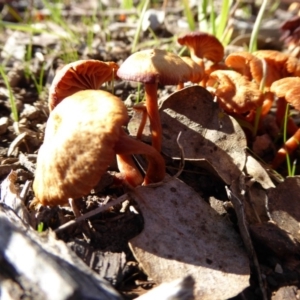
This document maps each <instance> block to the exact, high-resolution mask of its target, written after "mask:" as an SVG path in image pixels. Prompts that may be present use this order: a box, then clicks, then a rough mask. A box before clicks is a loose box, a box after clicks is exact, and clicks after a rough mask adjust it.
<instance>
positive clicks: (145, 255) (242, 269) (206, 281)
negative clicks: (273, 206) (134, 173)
mask: <svg viewBox="0 0 300 300" xmlns="http://www.w3.org/2000/svg"><path fill="white" fill-rule="evenodd" d="M130 195H131V196H132V198H133V199H134V200H136V201H137V202H138V204H139V208H140V210H141V212H142V215H143V217H144V222H145V224H144V230H143V231H142V233H141V234H139V235H138V236H136V237H135V238H133V239H132V240H131V241H130V247H131V249H132V251H133V253H134V255H135V257H136V258H137V260H138V261H139V262H140V264H141V265H142V267H143V269H144V271H145V272H146V273H147V274H148V275H149V276H150V277H151V278H153V279H154V281H155V282H156V283H158V284H160V283H163V282H169V281H172V280H175V279H178V278H181V277H182V276H183V275H187V274H189V275H191V276H193V278H194V280H195V295H196V297H195V299H201V300H205V299H228V298H230V297H233V296H235V295H237V294H238V293H240V292H241V291H242V290H244V289H245V288H246V287H248V286H249V276H250V275H249V265H248V258H247V255H246V254H245V251H244V248H243V247H242V242H241V240H240V239H239V237H238V235H237V233H236V232H235V230H234V228H233V226H232V225H231V224H230V223H229V221H228V220H227V219H224V218H222V217H221V216H219V215H218V213H217V212H215V211H214V210H213V209H212V208H211V207H210V206H209V204H208V203H206V202H205V201H204V200H203V199H202V198H201V197H200V196H199V195H198V194H197V193H196V192H195V191H194V190H193V189H192V188H190V187H188V186H187V185H186V184H184V183H183V182H182V181H180V180H178V179H170V180H169V181H167V182H166V183H164V184H163V185H161V186H158V187H151V186H150V187H147V186H145V187H139V188H136V189H135V190H134V191H133V192H131V193H130Z"/></svg>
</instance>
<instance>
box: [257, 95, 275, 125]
mask: <svg viewBox="0 0 300 300" xmlns="http://www.w3.org/2000/svg"><path fill="white" fill-rule="evenodd" d="M273 102H274V94H273V93H272V92H269V91H268V92H265V94H264V102H263V104H262V109H261V113H260V119H261V120H262V119H263V118H265V116H266V115H267V114H268V113H269V111H270V109H271V107H272V105H273Z"/></svg>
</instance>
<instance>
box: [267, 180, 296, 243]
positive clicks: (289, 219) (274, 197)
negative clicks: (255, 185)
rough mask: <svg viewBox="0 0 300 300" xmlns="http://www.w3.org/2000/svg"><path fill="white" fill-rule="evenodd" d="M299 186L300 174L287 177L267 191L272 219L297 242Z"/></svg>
mask: <svg viewBox="0 0 300 300" xmlns="http://www.w3.org/2000/svg"><path fill="white" fill-rule="evenodd" d="M299 187H300V176H295V177H288V178H286V179H285V181H284V182H282V183H280V184H279V185H278V186H277V187H276V188H274V189H271V190H270V191H269V193H268V196H269V210H270V214H271V217H272V220H273V221H274V222H275V223H276V224H277V225H278V227H279V228H280V229H282V230H284V231H286V232H288V233H290V234H291V235H292V236H293V238H294V239H295V240H296V241H297V242H298V243H300V231H299V226H300V206H299V193H300V188H299Z"/></svg>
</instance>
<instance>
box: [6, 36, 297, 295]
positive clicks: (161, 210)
mask: <svg viewBox="0 0 300 300" xmlns="http://www.w3.org/2000/svg"><path fill="white" fill-rule="evenodd" d="M53 38H54V37H53ZM23 39H25V38H24V37H23ZM46 40H47V39H42V41H40V42H39V43H42V42H45V41H46ZM16 41H17V39H16V38H15V40H14V41H13V42H16ZM56 42H57V40H56V37H55V40H54V42H53V43H56ZM27 43H28V41H27V42H26V41H25V42H23V43H22V42H21V43H20V45H19V46H21V51H23V52H22V53H21V57H23V56H24V53H25V48H26V47H25V46H26V45H27ZM16 52H17V51H13V53H16ZM120 56H122V55H121V54H120ZM123 56H124V53H123ZM15 58H17V59H18V57H15ZM51 62H53V60H51ZM49 65H50V63H49ZM16 79H18V82H14V83H13V82H12V83H13V85H15V86H17V84H18V83H19V82H21V80H20V79H19V78H16V76H12V77H11V80H16ZM19 80H20V81H19ZM17 90H18V89H16V90H15V91H17ZM31 90H33V89H28V90H26V91H23V92H22V93H23V94H22V93H20V94H19V95H18V97H21V99H27V101H28V102H29V103H33V102H34V100H33V99H37V95H36V94H33V95H34V97H30V95H31V94H30V92H31ZM1 97H3V96H1ZM17 101H19V99H17ZM18 103H19V104H20V103H21V102H20V101H19V102H18ZM160 104H161V106H160V107H161V109H160V115H161V118H162V120H163V124H164V127H163V150H162V152H163V154H164V155H165V157H166V160H167V161H168V162H170V161H172V160H173V161H179V160H180V150H179V147H178V144H177V143H176V138H177V136H178V133H179V132H181V137H180V143H181V144H182V145H183V150H184V151H183V152H184V158H185V161H186V168H185V169H184V170H183V174H182V176H181V180H180V179H176V178H169V177H166V179H165V180H164V181H163V182H162V183H161V185H159V186H156V187H155V186H154V187H151V186H149V187H138V188H136V189H134V190H132V191H129V192H128V191H127V190H126V189H121V191H120V190H117V191H116V190H114V189H113V192H112V190H109V192H112V194H113V197H118V196H120V195H122V196H121V197H123V198H121V200H124V199H125V198H126V199H127V198H132V200H134V201H136V202H137V204H138V206H137V207H138V209H139V210H140V213H141V215H142V216H143V218H144V226H143V231H142V232H141V233H140V234H139V235H137V236H136V237H134V238H133V239H131V240H130V247H131V249H132V251H133V253H134V255H135V257H136V259H137V260H138V262H139V263H140V265H141V266H142V267H143V269H144V271H145V272H146V273H147V275H149V281H150V278H152V279H153V280H154V281H155V283H157V284H159V283H163V282H167V281H173V280H174V279H178V278H180V277H181V278H182V277H183V276H186V275H187V274H192V276H193V277H194V279H195V285H194V286H190V288H194V289H195V294H196V295H197V296H195V298H196V299H197V297H201V299H216V298H217V299H227V298H229V297H234V296H235V295H237V294H239V293H240V295H243V294H244V293H246V291H247V289H249V287H250V284H252V282H251V281H253V273H255V272H253V263H254V265H256V267H255V268H254V270H255V271H256V272H258V273H260V274H259V275H258V276H257V277H258V278H259V281H260V288H261V290H263V289H264V288H265V286H267V287H268V289H269V290H268V292H269V295H268V297H270V298H272V299H279V298H278V297H280V294H282V295H283V294H284V292H282V288H281V289H280V293H278V295H277V296H276V294H275V296H274V295H271V291H272V290H276V289H277V288H278V286H279V285H286V286H289V285H297V284H298V283H297V281H295V279H294V277H293V276H292V275H293V274H292V273H293V272H294V273H296V274H299V259H298V255H299V218H300V217H299V211H298V205H297V199H298V195H299V178H298V177H295V178H287V179H286V180H285V181H284V182H282V183H280V184H278V182H277V181H274V180H273V177H272V178H271V177H270V176H269V173H268V172H267V171H268V170H266V168H265V167H263V166H262V165H261V164H260V163H259V162H258V161H257V160H255V159H254V158H253V157H252V156H249V155H248V154H247V153H246V147H247V141H246V137H245V135H244V133H243V130H242V129H241V127H240V126H239V125H238V124H237V122H236V121H235V120H234V119H233V118H232V117H230V116H228V115H227V114H226V113H224V112H223V111H222V110H220V109H219V108H218V105H217V104H216V103H215V102H214V101H213V99H212V97H211V95H210V94H209V93H208V92H207V91H206V90H204V89H202V88H201V87H199V86H193V87H188V88H185V89H183V90H182V91H178V92H175V93H173V94H172V95H171V96H169V97H167V98H166V99H165V100H162V101H161V103H160ZM1 107H3V109H5V110H7V104H6V103H4V101H2V100H1ZM32 107H36V108H38V109H39V110H41V111H42V114H41V115H42V117H41V122H40V123H42V121H44V120H45V119H46V116H47V108H46V106H43V105H41V104H39V106H38V105H37V103H34V106H32ZM3 111H4V110H3ZM45 112H46V113H45ZM1 116H2V114H1ZM3 121H5V120H3ZM22 122H23V123H22ZM132 122H134V118H133V119H132ZM37 123H38V121H37V120H36V117H34V119H31V118H30V117H29V116H27V117H26V116H23V120H21V122H20V125H21V127H20V128H21V132H22V126H23V127H24V131H23V135H21V137H22V138H21V141H20V143H19V140H18V139H16V138H17V136H16V135H15V133H14V134H13V135H12V136H13V139H15V141H16V143H15V144H13V143H9V141H11V140H13V139H8V137H7V136H6V134H4V135H2V137H3V141H2V145H3V146H4V145H8V144H10V145H13V147H12V146H11V148H10V152H9V154H10V155H9V156H10V157H9V158H10V159H15V161H14V165H13V164H9V163H7V162H8V161H7V157H5V159H3V158H1V160H2V162H3V163H2V164H1V166H0V172H1V174H2V176H4V175H8V172H9V171H10V170H11V169H17V173H16V174H17V176H15V175H13V177H12V174H10V175H8V177H7V180H8V186H7V185H6V183H7V182H6V183H5V181H3V183H2V185H1V202H4V203H6V204H7V205H9V206H13V205H14V201H18V203H19V204H18V205H19V206H20V207H21V208H22V209H25V208H24V206H23V205H22V204H20V203H22V202H19V201H20V200H21V201H23V200H24V199H23V198H22V197H21V198H20V197H19V194H18V192H17V190H16V189H15V188H14V187H12V184H15V185H16V186H17V185H19V184H20V182H21V183H22V182H26V184H27V185H28V180H31V179H32V176H33V175H32V171H33V170H32V169H31V170H29V172H27V170H28V168H26V166H25V171H24V170H22V167H24V164H23V163H20V160H19V158H18V154H19V153H21V154H22V152H24V153H26V150H27V151H28V153H34V152H35V151H36V150H37V148H38V147H39V146H40V142H41V141H40V134H41V132H40V131H38V134H36V136H35V137H33V138H32V140H34V143H32V140H30V139H29V136H28V135H27V134H25V133H24V132H27V131H28V129H27V128H26V127H29V128H30V129H32V128H34V131H35V133H36V131H37V130H36V128H35V127H34V126H35V125H36V124H37ZM9 126H11V124H9ZM42 126H43V125H41V127H40V128H41V129H42ZM131 126H134V125H132V123H131V124H129V129H130V127H131ZM4 127H5V128H4V129H3V130H4V133H7V131H8V130H10V128H8V124H7V122H4ZM131 133H132V135H134V132H132V131H131ZM144 138H145V136H144ZM145 140H147V137H146V139H145ZM25 144H27V145H26V147H25V146H24V145H25ZM27 155H28V157H29V155H30V154H27ZM30 160H32V157H31V158H30ZM170 166H171V164H170ZM170 166H169V170H171V167H170ZM20 170H22V171H20ZM191 170H192V171H194V172H195V173H194V175H193V176H194V177H199V178H200V179H201V180H202V181H207V182H208V181H210V180H211V179H213V181H215V182H216V183H217V184H218V185H221V186H222V188H223V189H224V190H226V191H227V193H228V195H230V197H229V196H228V198H229V199H230V198H231V199H233V198H234V199H237V200H238V202H237V203H238V204H235V205H233V206H234V209H235V212H234V213H232V212H230V210H228V211H227V213H226V217H230V218H231V221H232V222H229V221H228V219H227V218H224V215H222V216H220V215H218V214H217V213H216V212H215V211H214V210H213V208H211V207H210V206H209V205H208V204H207V203H206V202H208V201H207V200H208V199H207V198H208V197H201V195H200V194H202V193H199V190H201V188H202V186H201V187H200V188H199V187H198V190H197V192H195V191H194V190H193V189H192V188H190V187H189V185H193V183H191V182H188V181H187V180H186V177H184V175H185V173H188V172H189V171H191ZM170 173H171V172H170ZM195 174H196V175H195ZM201 174H204V175H201ZM16 177H17V179H16ZM26 180H27V181H26ZM197 183H199V182H196V184H197ZM21 186H23V185H22V184H21ZM105 188H107V186H105ZM105 188H104V189H101V191H102V192H103V191H104V193H107V190H105ZM214 188H215V186H214ZM96 190H97V188H96ZM124 192H125V193H126V192H128V195H129V197H124V195H126V194H124ZM204 194H205V193H204ZM14 195H15V197H14ZM205 195H206V196H207V194H205ZM11 196H13V198H11ZM33 196H34V195H33V194H32V192H31V191H30V192H29V193H28V194H27V201H26V203H27V202H28V199H29V202H30V200H32V198H33ZM93 196H95V194H93ZM218 196H220V198H221V195H218ZM222 196H224V195H222ZM22 199H23V200H22ZM84 200H85V201H86V200H87V202H89V203H90V200H91V196H90V197H87V198H85V199H84ZM132 200H131V201H132ZM227 200H228V199H227ZM8 201H11V202H10V203H9V202H8ZM97 201H98V203H99V198H98V199H97ZM232 202H234V201H232ZM100 203H101V201H100ZM108 203H109V202H108ZM134 205H135V204H134V203H131V204H130V206H129V207H131V209H132V210H134V208H133V206H134ZM12 208H13V209H14V210H16V208H15V207H12ZM92 208H93V206H92ZM241 208H242V209H241ZM119 210H120V208H119V207H118V208H117V209H115V210H114V209H111V211H110V212H109V213H112V214H113V215H114V217H115V216H116V214H117V212H119ZM83 211H84V212H85V210H83ZM109 213H107V214H106V216H108V215H109ZM135 214H136V212H135ZM25 215H26V216H27V217H26V218H27V219H28V215H27V213H25ZM124 215H125V214H124ZM31 217H32V216H31ZM234 217H237V218H238V219H239V221H238V222H237V221H236V220H234ZM102 218H103V220H104V222H106V223H108V224H109V225H110V224H115V223H110V221H109V220H108V219H106V220H105V216H104V215H103V216H102ZM65 219H68V218H67V217H66V218H65ZM82 219H84V218H82ZM100 219H101V218H100ZM28 222H29V221H28ZM64 222H66V220H64ZM90 222H91V223H92V224H94V226H96V222H95V219H94V220H93V219H91V221H90ZM97 222H98V223H99V220H97ZM61 223H63V222H61ZM237 223H242V224H238V226H239V230H236V227H234V226H233V225H237ZM124 224H126V223H124ZM56 226H57V225H56ZM101 226H103V224H100V226H99V224H98V226H97V227H94V228H97V229H98V230H99V228H100V227H101ZM54 228H55V226H54ZM249 232H250V235H249ZM73 233H74V232H72V231H66V233H65V235H68V234H69V235H70V237H71V235H72V234H73ZM135 234H136V233H135ZM70 237H69V238H70ZM241 237H242V240H243V241H244V246H243V245H242V243H241ZM246 250H247V253H248V256H247V255H246ZM251 251H252V252H253V251H255V252H256V253H257V256H258V260H259V261H257V260H256V262H255V259H254V256H253V253H249V252H251ZM127 253H128V252H127ZM250 274H251V277H250ZM199 277H200V278H201V279H199ZM254 278H255V279H256V277H254ZM212 279H213V282H212V281H211V280H212ZM249 279H251V280H249ZM293 292H294V294H295V293H297V288H296V290H293ZM143 293H145V291H143ZM261 293H262V294H263V296H264V297H265V291H262V292H261ZM286 293H290V289H286ZM246 294H247V293H246ZM259 294H260V293H259ZM145 295H146V294H145ZM198 295H201V296H198ZM256 295H257V294H256ZM205 297H207V298H205Z"/></svg>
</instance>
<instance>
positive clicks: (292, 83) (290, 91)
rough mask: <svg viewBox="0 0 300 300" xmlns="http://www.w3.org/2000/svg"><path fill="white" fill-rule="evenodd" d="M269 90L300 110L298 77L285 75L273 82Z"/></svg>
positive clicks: (299, 80)
mask: <svg viewBox="0 0 300 300" xmlns="http://www.w3.org/2000/svg"><path fill="white" fill-rule="evenodd" d="M271 92H273V93H275V94H276V96H277V97H280V98H284V99H285V100H286V101H287V102H288V103H290V104H291V105H292V106H293V107H294V108H295V109H297V110H299V111H300V77H285V78H282V79H279V80H277V81H275V82H273V84H272V85H271Z"/></svg>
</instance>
